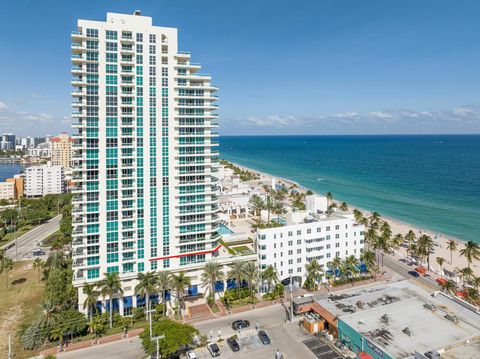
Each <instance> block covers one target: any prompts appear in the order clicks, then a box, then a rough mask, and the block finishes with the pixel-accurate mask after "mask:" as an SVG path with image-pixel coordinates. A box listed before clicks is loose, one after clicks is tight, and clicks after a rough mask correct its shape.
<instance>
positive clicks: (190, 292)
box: [188, 285, 198, 295]
mask: <svg viewBox="0 0 480 359" xmlns="http://www.w3.org/2000/svg"><path fill="white" fill-rule="evenodd" d="M197 294H198V286H197V285H192V286H191V287H188V295H197Z"/></svg>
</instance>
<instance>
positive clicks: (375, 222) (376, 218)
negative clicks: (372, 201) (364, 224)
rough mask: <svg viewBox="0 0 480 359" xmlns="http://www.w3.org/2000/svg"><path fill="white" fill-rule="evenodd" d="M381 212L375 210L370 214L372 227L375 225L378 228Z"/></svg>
mask: <svg viewBox="0 0 480 359" xmlns="http://www.w3.org/2000/svg"><path fill="white" fill-rule="evenodd" d="M380 217H381V216H380V213H378V212H373V213H372V214H371V215H370V218H369V221H370V227H373V228H375V229H376V228H378V226H379V225H380V220H381V219H380Z"/></svg>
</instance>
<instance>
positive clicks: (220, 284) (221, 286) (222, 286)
mask: <svg viewBox="0 0 480 359" xmlns="http://www.w3.org/2000/svg"><path fill="white" fill-rule="evenodd" d="M224 289H225V283H223V282H221V281H217V282H215V292H223V291H224Z"/></svg>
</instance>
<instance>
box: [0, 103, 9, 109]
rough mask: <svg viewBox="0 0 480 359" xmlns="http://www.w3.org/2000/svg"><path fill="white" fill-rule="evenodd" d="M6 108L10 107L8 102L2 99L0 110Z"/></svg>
mask: <svg viewBox="0 0 480 359" xmlns="http://www.w3.org/2000/svg"><path fill="white" fill-rule="evenodd" d="M6 109H8V106H7V104H6V103H5V102H1V101H0V110H6Z"/></svg>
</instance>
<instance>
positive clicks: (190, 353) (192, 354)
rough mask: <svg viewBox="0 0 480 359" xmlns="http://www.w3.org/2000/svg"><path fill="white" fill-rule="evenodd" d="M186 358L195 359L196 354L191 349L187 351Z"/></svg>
mask: <svg viewBox="0 0 480 359" xmlns="http://www.w3.org/2000/svg"><path fill="white" fill-rule="evenodd" d="M187 359H197V354H195V352H194V351H193V350H190V351H189V352H187Z"/></svg>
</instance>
